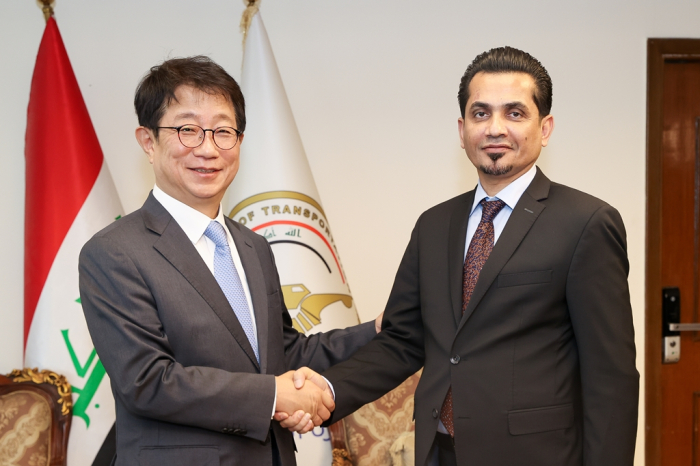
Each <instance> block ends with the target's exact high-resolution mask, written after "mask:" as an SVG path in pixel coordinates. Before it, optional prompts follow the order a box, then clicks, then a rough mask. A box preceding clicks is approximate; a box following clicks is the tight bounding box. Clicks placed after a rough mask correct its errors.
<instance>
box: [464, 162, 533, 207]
mask: <svg viewBox="0 0 700 466" xmlns="http://www.w3.org/2000/svg"><path fill="white" fill-rule="evenodd" d="M536 174H537V167H536V166H535V165H533V166H532V167H530V169H529V170H528V171H527V172H525V174H523V175H521V176H519V177H518V178H516V179H515V180H514V181H513V182H512V183H510V184H509V185H508V186H506V187H505V188H503V189H501V190H500V191H499V192H498V193H497V194H496V195H495V196H493V197H490V196H489V195H488V194H486V191H484V188H482V187H481V181H479V183H478V185H477V186H476V192H475V193H474V203H473V204H472V210H471V211H470V212H469V215H470V216H471V214H473V213H474V210H475V209H476V207H477V206H478V205H479V203H480V202H481V201H482V200H483V199H484V198H487V199H488V200H493V199H500V200H502V201H503V202H505V203H506V205H507V206H508V207H510V209H511V210H513V209H514V208H515V205H516V204H517V203H518V201H519V200H520V197H521V196H522V195H523V193H524V192H525V190H526V189H527V187H528V186H530V183H532V180H534V179H535V175H536Z"/></svg>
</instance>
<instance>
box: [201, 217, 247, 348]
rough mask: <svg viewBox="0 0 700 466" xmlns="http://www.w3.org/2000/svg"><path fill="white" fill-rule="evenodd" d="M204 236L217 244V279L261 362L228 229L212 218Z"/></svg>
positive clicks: (215, 272) (215, 253)
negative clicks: (229, 242)
mask: <svg viewBox="0 0 700 466" xmlns="http://www.w3.org/2000/svg"><path fill="white" fill-rule="evenodd" d="M204 236H206V237H207V238H209V239H210V240H212V241H213V242H214V244H216V250H215V251H214V278H216V281H217V282H218V283H219V286H220V287H221V291H223V292H224V295H226V299H227V300H228V302H229V304H230V305H231V307H232V308H233V312H235V313H236V317H237V318H238V322H240V324H241V327H243V330H245V334H246V335H247V336H248V341H249V342H250V346H252V347H253V351H255V358H256V359H257V360H258V362H260V355H259V354H258V342H257V339H256V338H255V331H254V330H253V317H252V316H251V314H250V308H249V307H248V300H247V299H246V296H245V292H244V291H243V284H242V283H241V277H240V276H239V275H238V271H237V270H236V265H235V264H234V263H233V258H232V257H231V248H229V245H228V240H227V238H226V231H225V230H224V227H223V226H221V224H220V223H219V222H216V221H213V220H212V222H211V223H209V226H208V227H207V229H206V230H205V231H204Z"/></svg>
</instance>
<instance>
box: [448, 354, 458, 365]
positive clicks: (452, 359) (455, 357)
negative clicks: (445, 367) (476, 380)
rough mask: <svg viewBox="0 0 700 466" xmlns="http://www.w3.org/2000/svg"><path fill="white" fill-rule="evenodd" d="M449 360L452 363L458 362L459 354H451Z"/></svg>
mask: <svg viewBox="0 0 700 466" xmlns="http://www.w3.org/2000/svg"><path fill="white" fill-rule="evenodd" d="M450 362H451V363H452V364H459V354H455V355H454V356H452V357H451V358H450Z"/></svg>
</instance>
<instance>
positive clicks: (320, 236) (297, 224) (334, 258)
mask: <svg viewBox="0 0 700 466" xmlns="http://www.w3.org/2000/svg"><path fill="white" fill-rule="evenodd" d="M272 225H294V226H296V227H302V228H306V229H307V230H310V231H312V232H313V233H316V235H317V236H318V237H319V238H321V239H322V240H323V242H324V243H326V246H327V247H328V250H329V251H330V252H331V254H332V255H333V260H335V265H337V266H338V272H339V273H340V279H341V280H342V281H343V283H345V277H344V276H343V270H342V269H341V268H340V262H339V261H338V257H337V256H336V255H335V251H333V248H332V247H331V244H330V243H329V242H328V240H326V238H324V237H323V235H322V234H321V232H320V231H318V230H317V229H315V228H313V227H311V226H309V225H307V224H306V223H301V222H295V221H293V220H275V221H273V222H267V223H263V224H262V225H258V226H256V227H255V228H253V231H258V230H260V229H262V228H267V227H269V226H272Z"/></svg>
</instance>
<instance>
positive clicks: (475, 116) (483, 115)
mask: <svg viewBox="0 0 700 466" xmlns="http://www.w3.org/2000/svg"><path fill="white" fill-rule="evenodd" d="M485 116H486V112H474V118H484V117H485Z"/></svg>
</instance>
